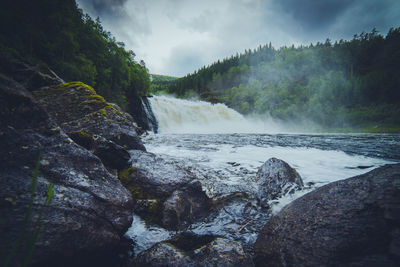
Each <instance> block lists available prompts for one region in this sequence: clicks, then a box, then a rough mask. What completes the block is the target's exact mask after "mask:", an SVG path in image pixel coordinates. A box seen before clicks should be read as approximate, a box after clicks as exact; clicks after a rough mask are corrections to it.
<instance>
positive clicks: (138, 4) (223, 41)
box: [77, 0, 400, 76]
mask: <svg viewBox="0 0 400 267" xmlns="http://www.w3.org/2000/svg"><path fill="white" fill-rule="evenodd" d="M77 2H78V5H79V7H81V8H82V9H83V10H84V11H85V12H87V13H89V14H90V15H91V16H92V17H93V18H96V17H97V16H98V17H100V20H101V21H102V24H103V26H104V28H105V29H106V30H108V31H111V33H112V34H113V35H114V36H115V37H116V39H117V40H118V41H122V42H124V43H125V44H126V48H127V49H131V50H133V51H134V52H135V53H136V55H137V60H140V59H143V60H144V61H145V62H146V66H147V67H148V68H149V70H150V73H154V74H165V75H172V76H183V75H185V74H187V73H190V72H193V71H195V70H196V69H198V68H200V67H202V66H204V65H209V64H211V63H212V62H214V61H216V60H218V59H223V58H225V57H229V56H231V55H233V54H236V52H239V53H240V52H243V51H244V50H245V49H249V48H252V49H253V48H256V47H258V46H259V45H260V44H266V43H269V42H271V43H272V45H273V46H274V47H276V48H278V47H280V46H283V45H291V44H295V45H299V44H310V43H311V42H314V43H315V42H317V41H322V42H323V41H325V40H326V38H328V37H329V38H330V39H332V40H339V39H351V38H352V37H353V35H354V34H355V33H361V32H362V31H368V32H369V31H371V30H372V29H373V28H374V27H376V28H377V29H378V30H379V31H380V32H381V33H383V34H386V33H387V32H388V30H389V29H390V27H400V0H77Z"/></svg>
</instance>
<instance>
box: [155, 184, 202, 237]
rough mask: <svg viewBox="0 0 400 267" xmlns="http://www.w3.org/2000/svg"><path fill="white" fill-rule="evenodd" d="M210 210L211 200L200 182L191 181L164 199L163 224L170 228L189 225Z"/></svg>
mask: <svg viewBox="0 0 400 267" xmlns="http://www.w3.org/2000/svg"><path fill="white" fill-rule="evenodd" d="M209 210H210V200H209V198H208V197H207V195H206V194H205V193H204V192H203V191H202V188H201V184H200V182H194V183H190V184H189V185H186V186H184V187H183V188H181V189H179V190H176V191H174V192H173V193H172V194H171V196H170V197H169V198H168V199H167V200H165V201H164V204H163V209H162V225H163V226H164V227H166V228H168V229H176V228H179V227H180V226H185V225H189V224H191V223H192V222H194V221H195V219H196V218H199V217H201V216H206V215H207V214H208V213H209Z"/></svg>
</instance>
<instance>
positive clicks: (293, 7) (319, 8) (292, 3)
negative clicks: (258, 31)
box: [275, 0, 365, 30]
mask: <svg viewBox="0 0 400 267" xmlns="http://www.w3.org/2000/svg"><path fill="white" fill-rule="evenodd" d="M354 2H356V1H355V0H276V2H275V5H276V6H277V9H278V11H281V12H284V13H287V14H290V15H291V16H292V17H293V19H294V20H295V21H297V22H299V23H300V24H301V26H303V27H304V28H305V29H306V30H313V29H315V28H322V27H325V26H329V25H330V24H332V23H334V22H335V20H336V18H337V17H339V16H340V15H341V14H343V13H344V12H345V11H346V10H347V9H348V8H349V7H350V6H351V5H352V4H353V3H354ZM363 2H365V0H363Z"/></svg>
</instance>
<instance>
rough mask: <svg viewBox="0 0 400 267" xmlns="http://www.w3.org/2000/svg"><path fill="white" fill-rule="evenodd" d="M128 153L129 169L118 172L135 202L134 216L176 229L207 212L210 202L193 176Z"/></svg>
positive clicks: (152, 157)
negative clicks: (129, 157) (130, 165)
mask: <svg viewBox="0 0 400 267" xmlns="http://www.w3.org/2000/svg"><path fill="white" fill-rule="evenodd" d="M130 153H131V164H132V167H131V168H127V169H125V170H123V171H120V172H119V178H120V180H121V182H122V184H123V185H124V186H125V187H126V188H127V189H128V190H129V191H130V192H131V193H132V195H133V197H134V198H135V199H136V200H137V201H136V205H135V213H136V214H138V215H140V216H141V217H143V218H144V219H145V220H146V221H148V222H152V223H157V224H159V225H161V226H163V227H165V228H168V229H179V228H184V227H186V226H187V225H189V224H190V223H192V222H194V221H195V220H196V219H198V218H199V217H201V216H202V215H205V214H207V213H208V211H209V207H210V202H211V201H210V199H209V198H208V197H207V195H206V193H205V192H204V191H203V189H202V186H201V184H200V183H199V182H198V181H196V176H195V175H194V174H193V173H191V172H190V171H188V170H186V169H184V168H182V167H180V166H179V165H177V164H175V163H173V162H170V161H167V160H165V159H163V158H162V157H159V156H156V155H155V154H152V153H148V152H144V151H139V150H132V151H130Z"/></svg>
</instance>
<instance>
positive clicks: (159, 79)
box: [150, 74, 178, 93]
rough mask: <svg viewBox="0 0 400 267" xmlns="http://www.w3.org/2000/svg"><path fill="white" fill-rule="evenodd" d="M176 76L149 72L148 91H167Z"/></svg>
mask: <svg viewBox="0 0 400 267" xmlns="http://www.w3.org/2000/svg"><path fill="white" fill-rule="evenodd" d="M177 79H178V78H177V77H172V76H166V75H157V74H151V85H150V92H151V93H157V92H162V91H165V92H166V91H167V90H168V86H169V85H170V84H172V83H173V82H174V81H175V80H177Z"/></svg>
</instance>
